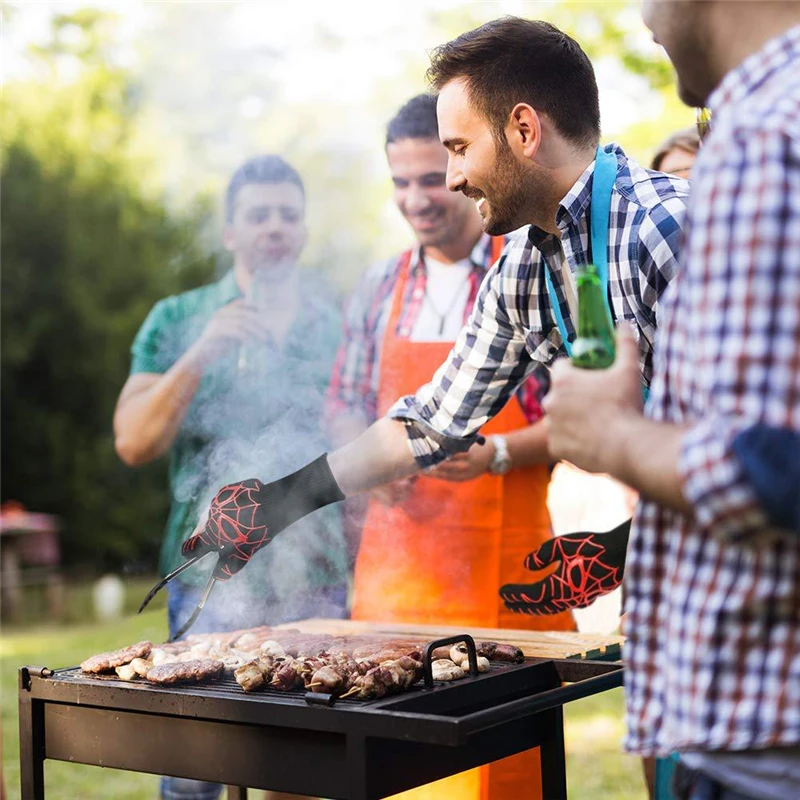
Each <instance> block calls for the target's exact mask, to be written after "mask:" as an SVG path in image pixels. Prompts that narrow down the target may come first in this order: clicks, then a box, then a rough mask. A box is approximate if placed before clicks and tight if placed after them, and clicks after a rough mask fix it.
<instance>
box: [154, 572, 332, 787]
mask: <svg viewBox="0 0 800 800" xmlns="http://www.w3.org/2000/svg"><path fill="white" fill-rule="evenodd" d="M167 592H168V597H167V614H168V618H169V633H170V636H172V634H173V633H174V632H175V631H176V630H178V628H180V626H181V625H183V623H184V622H186V620H187V619H188V618H189V616H190V615H191V613H192V611H194V609H195V607H196V606H197V603H198V602H199V600H200V596H201V594H202V593H203V590H202V587H194V586H187V585H186V584H185V583H181V582H180V581H178V580H176V581H173V582H172V583H171V584H170V586H169V589H168V590H167ZM243 600H244V598H242V597H239V596H237V595H236V594H235V584H233V585H231V584H230V583H228V582H225V583H219V584H218V585H217V586H216V587H215V589H214V591H213V592H212V594H211V597H210V598H209V601H208V603H206V605H205V606H204V608H203V610H202V611H201V612H200V616H199V617H198V618H197V622H195V624H194V626H193V627H192V629H191V631H190V633H213V632H214V631H224V630H236V629H238V628H256V627H258V626H260V625H281V624H282V623H284V622H291V621H292V620H296V619H306V618H309V617H326V618H330V619H344V618H345V617H346V616H347V587H345V586H328V587H325V588H323V589H319V590H317V591H316V592H315V593H314V594H313V595H308V596H304V597H302V598H294V599H293V600H292V601H290V602H287V603H281V602H279V601H278V600H277V599H275V598H269V597H267V596H263V597H258V598H256V597H249V598H246V602H243ZM221 791H222V785H221V784H219V783H206V782H205V781H195V780H190V779H188V778H170V777H164V778H162V779H161V798H162V800H217V798H218V797H219V796H220V793H221Z"/></svg>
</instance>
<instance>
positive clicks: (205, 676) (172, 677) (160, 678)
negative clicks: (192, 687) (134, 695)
mask: <svg viewBox="0 0 800 800" xmlns="http://www.w3.org/2000/svg"><path fill="white" fill-rule="evenodd" d="M223 669H224V664H223V663H222V662H221V661H215V660H213V659H210V658H198V659H195V660H193V661H181V662H178V663H175V664H159V665H158V666H157V667H153V668H152V669H151V670H148V672H147V675H146V676H145V677H146V678H147V680H148V681H150V682H151V683H159V684H162V685H165V686H171V685H174V684H177V683H206V682H208V681H213V680H216V679H217V678H219V677H220V675H221V674H222V670H223Z"/></svg>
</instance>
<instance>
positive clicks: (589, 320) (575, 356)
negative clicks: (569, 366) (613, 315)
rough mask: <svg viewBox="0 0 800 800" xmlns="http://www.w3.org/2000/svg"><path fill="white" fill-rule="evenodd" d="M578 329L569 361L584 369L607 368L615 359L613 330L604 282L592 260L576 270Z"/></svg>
mask: <svg viewBox="0 0 800 800" xmlns="http://www.w3.org/2000/svg"><path fill="white" fill-rule="evenodd" d="M576 282H577V285H578V331H577V334H578V335H577V336H576V338H575V341H574V342H573V343H572V355H571V359H572V363H573V364H574V365H575V366H576V367H582V368H583V369H606V367H610V366H611V365H612V364H613V363H614V355H615V349H616V348H615V339H616V337H615V334H614V327H613V326H612V324H611V319H610V316H609V313H608V307H607V304H606V298H605V297H603V285H602V284H601V283H600V276H599V275H598V273H597V267H596V266H595V265H594V264H588V265H587V266H586V267H583V268H582V269H580V270H579V272H578V275H577V280H576Z"/></svg>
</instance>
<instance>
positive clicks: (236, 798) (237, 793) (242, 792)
mask: <svg viewBox="0 0 800 800" xmlns="http://www.w3.org/2000/svg"><path fill="white" fill-rule="evenodd" d="M228 800H247V787H246V786H229V787H228Z"/></svg>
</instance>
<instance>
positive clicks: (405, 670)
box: [381, 656, 422, 689]
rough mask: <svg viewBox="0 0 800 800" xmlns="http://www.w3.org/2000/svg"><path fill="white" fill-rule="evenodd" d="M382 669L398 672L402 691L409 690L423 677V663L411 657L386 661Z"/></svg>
mask: <svg viewBox="0 0 800 800" xmlns="http://www.w3.org/2000/svg"><path fill="white" fill-rule="evenodd" d="M381 666H382V667H385V668H387V669H390V670H391V669H395V670H398V671H399V672H398V674H399V676H400V678H401V679H402V680H401V685H400V688H401V689H408V688H409V686H413V685H414V684H415V683H416V682H417V681H418V680H419V679H420V678H421V677H422V662H421V661H417V660H416V659H414V658H410V657H409V656H401V657H400V658H398V659H396V660H395V661H384V662H383V664H381Z"/></svg>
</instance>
